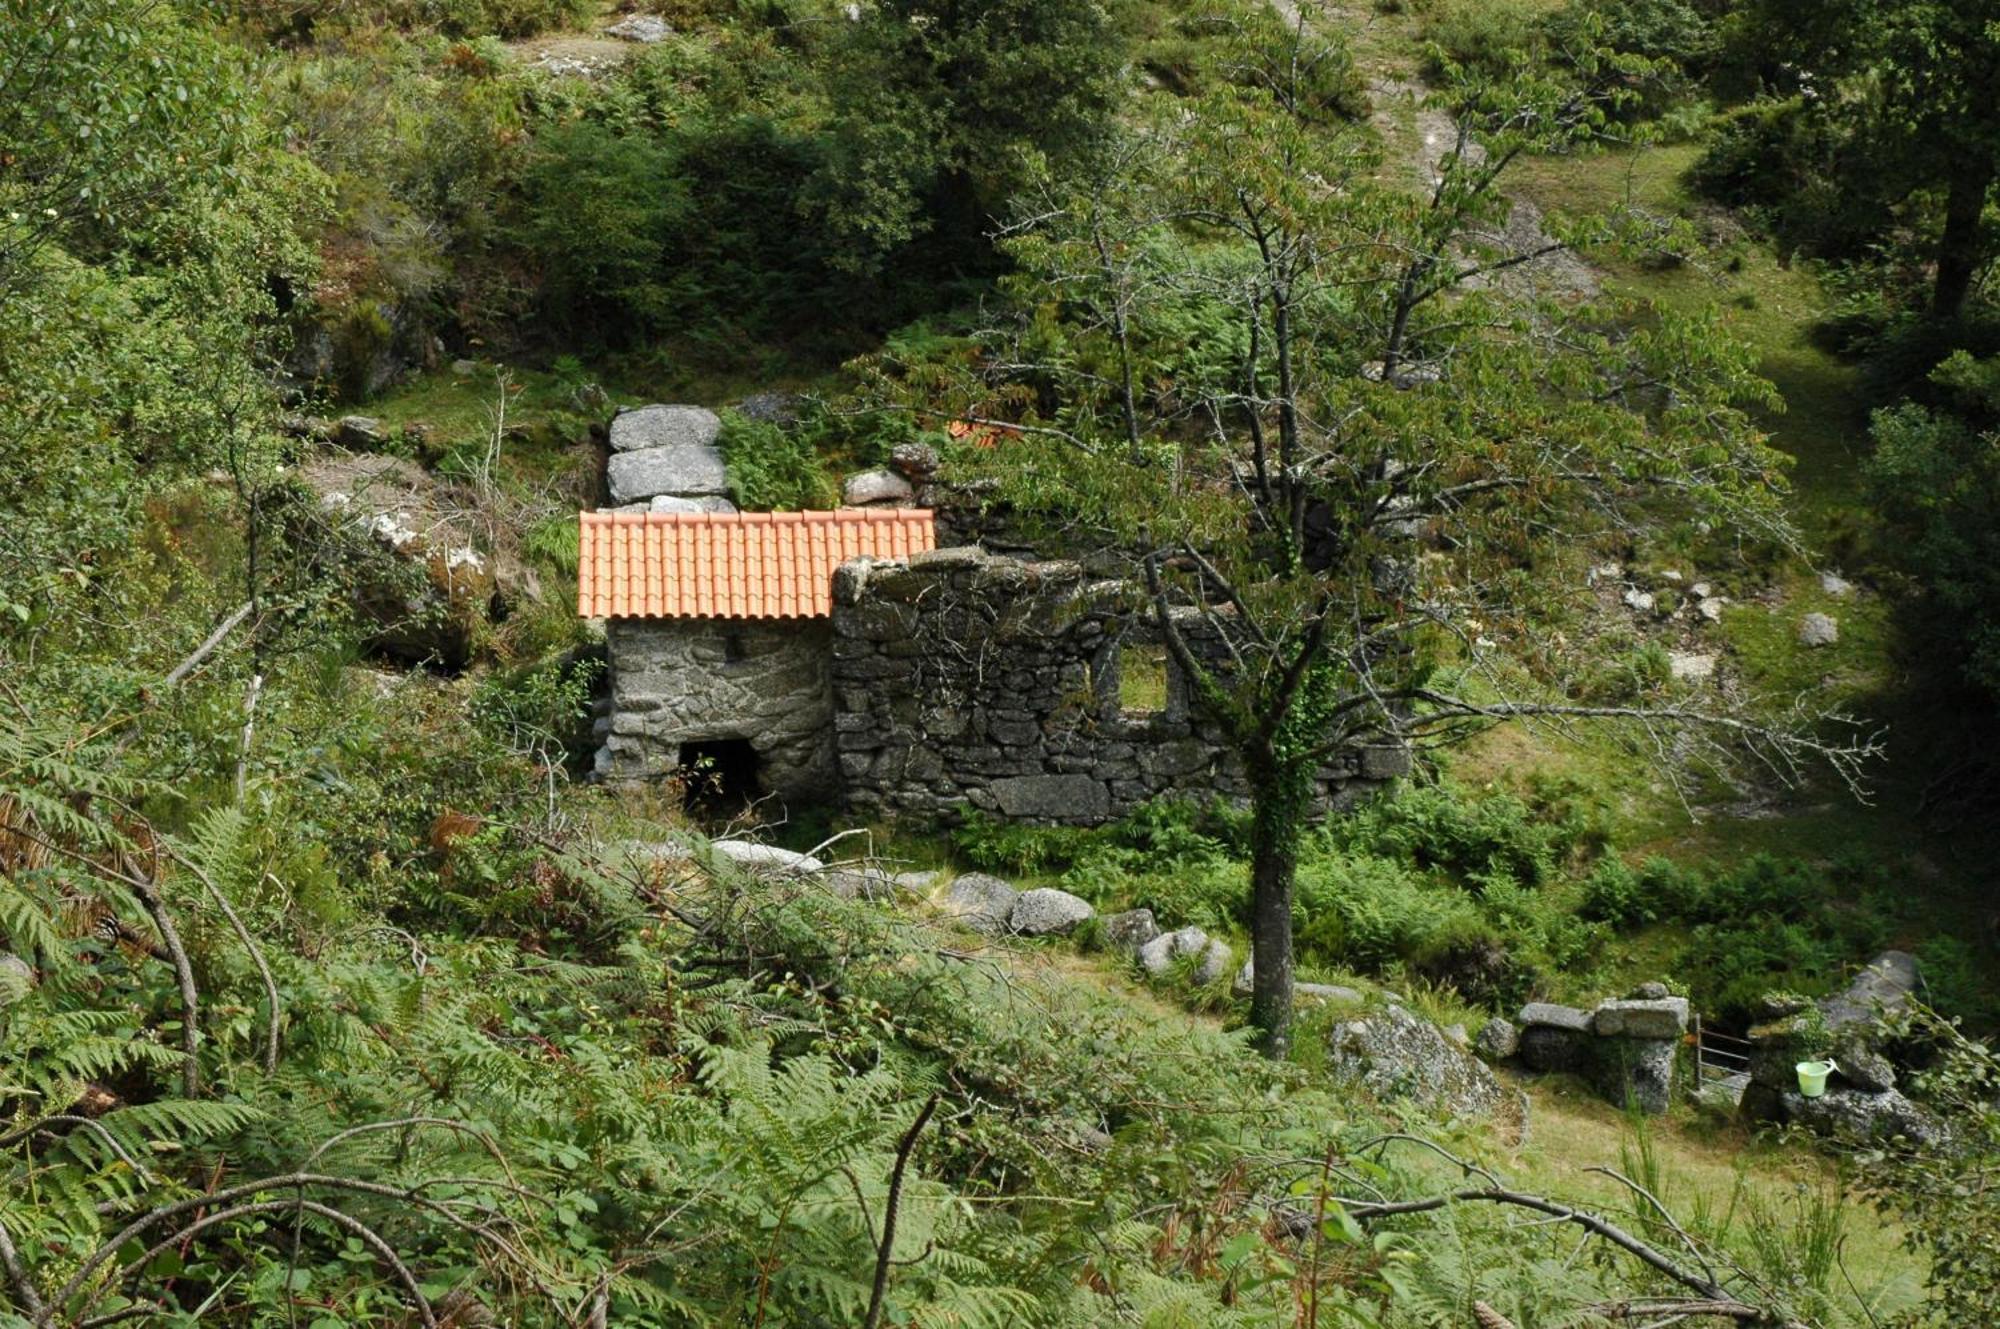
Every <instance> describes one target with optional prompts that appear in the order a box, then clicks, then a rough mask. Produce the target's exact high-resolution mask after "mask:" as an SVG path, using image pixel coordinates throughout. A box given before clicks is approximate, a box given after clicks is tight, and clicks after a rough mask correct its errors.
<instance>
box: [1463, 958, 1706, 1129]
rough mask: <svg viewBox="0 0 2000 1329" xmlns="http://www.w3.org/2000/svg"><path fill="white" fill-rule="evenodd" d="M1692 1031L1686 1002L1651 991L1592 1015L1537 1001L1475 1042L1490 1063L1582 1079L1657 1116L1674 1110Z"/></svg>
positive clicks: (1604, 1005) (1656, 986) (1659, 989)
mask: <svg viewBox="0 0 2000 1329" xmlns="http://www.w3.org/2000/svg"><path fill="white" fill-rule="evenodd" d="M1687 1031H1688V1003H1687V998H1685V997H1675V996H1671V995H1669V993H1668V992H1667V988H1666V985H1665V984H1662V983H1645V984H1642V985H1641V986H1640V987H1638V988H1637V989H1636V990H1635V991H1634V992H1633V993H1632V995H1631V996H1629V997H1625V998H1620V999H1618V1000H1614V1001H1604V1002H1599V1003H1598V1004H1597V1006H1596V1007H1594V1008H1593V1009H1591V1010H1587V1011H1586V1010H1582V1009H1580V1008H1578V1007H1575V1006H1558V1005H1555V1004H1553V1003H1551V1002H1545V1001H1531V1002H1529V1003H1528V1004H1527V1005H1525V1006H1523V1007H1522V1008H1521V1011H1520V1014H1519V1016H1518V1017H1517V1018H1516V1019H1514V1020H1506V1019H1493V1020H1489V1021H1488V1022H1487V1023H1486V1025H1485V1026H1484V1027H1483V1028H1481V1029H1480V1031H1479V1036H1478V1038H1477V1040H1475V1042H1476V1046H1477V1047H1478V1049H1479V1052H1480V1055H1482V1056H1484V1057H1486V1058H1487V1059H1488V1060H1490V1061H1501V1062H1507V1061H1511V1062H1516V1063H1518V1064H1519V1065H1521V1066H1523V1067H1525V1068H1526V1069H1528V1070H1531V1071H1540V1072H1551V1071H1564V1072H1568V1073H1570V1074H1573V1075H1581V1076H1583V1077H1584V1078H1585V1079H1588V1080H1590V1081H1592V1082H1593V1083H1595V1084H1596V1085H1597V1087H1598V1090H1599V1092H1601V1093H1603V1094H1604V1095H1605V1096H1606V1097H1608V1098H1610V1099H1611V1100H1612V1101H1613V1102H1617V1103H1625V1102H1628V1101H1629V1102H1631V1103H1633V1104H1635V1105H1636V1106H1637V1107H1638V1108H1639V1110H1640V1111H1642V1112H1648V1113H1655V1114H1657V1113H1661V1112H1665V1111H1666V1110H1667V1109H1668V1108H1669V1107H1670V1106H1671V1105H1672V1104H1673V1100H1674V1088H1675V1083H1676V1079H1677V1076H1678V1069H1679V1064H1680V1053H1681V1047H1682V1044H1683V1043H1684V1042H1685V1041H1686V1037H1687Z"/></svg>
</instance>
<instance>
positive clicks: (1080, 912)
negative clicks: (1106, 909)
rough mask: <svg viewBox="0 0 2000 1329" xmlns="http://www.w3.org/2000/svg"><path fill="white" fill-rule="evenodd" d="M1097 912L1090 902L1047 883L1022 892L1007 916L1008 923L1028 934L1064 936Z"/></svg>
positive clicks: (1014, 928) (1011, 926)
mask: <svg viewBox="0 0 2000 1329" xmlns="http://www.w3.org/2000/svg"><path fill="white" fill-rule="evenodd" d="M1096 914H1097V911H1096V910H1095V909H1092V908H1091V907H1090V903H1089V902H1088V901H1086V900H1083V899H1081V898H1079V897H1077V896H1074V895H1071V894H1070V893H1069V892H1068V891H1059V890H1056V889H1055V888H1054V887H1050V886H1043V887H1039V888H1037V889H1035V890H1032V891H1023V892H1021V894H1020V895H1019V896H1018V897H1017V898H1016V899H1015V901H1014V907H1013V909H1012V910H1011V911H1010V912H1009V913H1008V915H1007V926H1008V927H1010V928H1012V929H1013V930H1014V931H1015V932H1018V933H1020V934H1021V935H1022V936H1024V937H1046V936H1051V935H1063V934H1067V933H1071V932H1074V931H1076V929H1077V927H1078V926H1079V925H1080V924H1081V923H1083V921H1084V920H1085V919H1088V918H1092V917H1095V916H1096Z"/></svg>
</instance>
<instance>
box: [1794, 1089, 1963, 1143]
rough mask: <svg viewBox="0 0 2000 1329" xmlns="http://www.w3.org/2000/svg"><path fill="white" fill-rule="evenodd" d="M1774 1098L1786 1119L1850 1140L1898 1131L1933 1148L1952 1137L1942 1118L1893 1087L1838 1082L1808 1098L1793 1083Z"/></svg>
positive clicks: (1871, 1138) (1863, 1140) (1861, 1140)
mask: <svg viewBox="0 0 2000 1329" xmlns="http://www.w3.org/2000/svg"><path fill="white" fill-rule="evenodd" d="M1778 1101H1779V1104H1780V1108H1781V1111H1782V1113H1783V1116H1784V1119H1785V1120H1786V1121H1789V1122H1792V1123H1793V1124H1795V1125H1799V1126H1803V1127H1805V1128H1806V1129H1807V1130H1810V1131H1812V1132H1814V1133H1815V1134H1818V1135H1827V1136H1831V1137H1833V1138H1834V1139H1837V1140H1845V1141H1848V1142H1849V1143H1855V1144H1863V1143H1867V1142H1869V1141H1879V1140H1886V1139H1890V1138H1892V1137H1895V1136H1899V1135H1900V1136H1902V1137H1903V1138H1904V1139H1906V1140H1908V1141H1909V1142H1910V1143H1911V1144H1913V1145H1916V1146H1918V1147H1919V1148H1936V1147H1938V1146H1940V1145H1943V1144H1946V1143H1948V1142H1949V1140H1950V1132H1949V1130H1948V1129H1947V1127H1946V1126H1945V1124H1944V1123H1943V1122H1942V1121H1940V1120H1939V1119H1938V1118H1937V1117H1935V1116H1933V1115H1932V1114H1931V1113H1930V1112H1929V1111H1927V1110H1926V1109H1924V1108H1922V1107H1920V1106H1918V1105H1917V1104H1915V1103H1912V1102H1911V1101H1910V1100H1909V1099H1907V1098H1905V1097H1904V1096H1903V1095H1902V1094H1900V1093H1898V1092H1896V1091H1895V1090H1893V1089H1891V1090H1889V1091H1888V1092H1886V1093H1879V1094H1877V1093H1868V1092H1866V1091H1865V1090H1860V1089H1846V1088H1840V1087H1837V1086H1836V1087H1830V1088H1828V1089H1827V1091H1826V1092H1825V1093H1823V1094H1821V1095H1820V1096H1819V1097H1818V1098H1807V1097H1806V1096H1805V1095H1804V1094H1801V1093H1799V1092H1798V1090H1797V1088H1796V1087H1794V1088H1792V1089H1790V1090H1786V1091H1783V1092H1781V1093H1780V1094H1779V1095H1778Z"/></svg>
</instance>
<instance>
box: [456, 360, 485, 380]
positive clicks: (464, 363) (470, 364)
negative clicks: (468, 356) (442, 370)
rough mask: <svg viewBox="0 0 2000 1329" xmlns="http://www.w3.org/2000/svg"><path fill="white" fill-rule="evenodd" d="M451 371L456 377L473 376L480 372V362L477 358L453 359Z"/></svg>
mask: <svg viewBox="0 0 2000 1329" xmlns="http://www.w3.org/2000/svg"><path fill="white" fill-rule="evenodd" d="M451 372H452V375H453V377H455V378H471V377H472V376H473V375H474V374H476V373H478V372H479V362H478V361H477V360H453V361H452V362H451Z"/></svg>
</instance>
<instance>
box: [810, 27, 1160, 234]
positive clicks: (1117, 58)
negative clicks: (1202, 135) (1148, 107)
mask: <svg viewBox="0 0 2000 1329" xmlns="http://www.w3.org/2000/svg"><path fill="white" fill-rule="evenodd" d="M1123 52H1124V41H1123V37H1122V33H1121V31H1120V29H1119V28H1118V26H1117V25H1116V24H1115V23H1114V22H1113V20H1112V15H1111V13H1110V11H1109V10H1108V8H1107V7H1106V5H1104V4H1103V3H1101V2H1100V0H1084V2H1083V3H1076V2H1075V0H877V2H876V3H871V4H867V5H864V6H862V8H861V12H860V15H859V17H858V18H856V19H855V20H854V21H853V22H852V23H851V24H849V25H847V29H846V31H845V32H844V33H843V34H842V36H841V37H840V38H839V40H838V45H837V47H836V49H835V51H834V53H833V56H832V62H831V67H830V69H829V71H828V74H827V86H828V90H829V93H830V96H831V97H832V99H833V119H832V124H831V126H830V127H829V131H828V132H829V142H830V145H831V147H830V153H829V160H828V161H827V163H826V165H825V167H824V168H823V169H822V171H821V174H820V177H819V180H818V182H817V184H816V188H815V190H814V195H815V197H816V199H817V202H818V206H819V207H820V209H821V210H822V211H823V213H824V215H825V217H826V221H827V224H828V225H829V226H831V227H832V228H833V229H834V230H835V231H836V232H837V233H838V234H840V235H842V236H845V237H847V239H848V243H849V246H850V254H849V261H850V262H851V263H853V264H855V265H857V266H861V267H872V266H873V265H875V264H876V263H878V262H880V261H881V259H882V258H883V257H884V256H885V255H887V254H888V253H889V252H891V251H892V250H894V249H896V248H898V247H900V246H902V245H904V244H906V243H907V242H908V241H910V240H911V239H912V238H913V237H915V236H918V235H921V234H924V233H925V232H927V231H930V230H932V229H934V228H935V229H936V230H938V231H939V232H940V233H941V238H942V239H943V240H944V241H945V242H946V244H947V246H948V248H949V254H950V257H951V259H952V260H953V261H957V260H960V259H962V258H963V257H964V256H965V254H966V253H967V251H968V250H971V249H974V248H975V247H976V246H977V245H978V243H979V237H980V236H982V235H983V233H984V232H985V231H986V230H987V229H988V227H989V225H990V218H991V217H992V216H993V215H995V214H997V213H998V212H1000V211H1001V210H1002V209H1003V207H1004V205H1005V201H1006V199H1007V197H1008V195H1009V193H1010V192H1011V191H1012V188H1013V187H1014V185H1015V184H1016V183H1017V182H1018V181H1019V180H1020V179H1021V174H1020V171H1021V160H1022V154H1023V152H1024V150H1028V149H1032V150H1034V151H1037V152H1041V153H1047V154H1052V155H1056V156H1061V155H1063V154H1065V153H1067V152H1069V151H1071V150H1073V149H1075V148H1076V147H1078V146H1079V145H1081V144H1083V143H1084V142H1086V141H1087V140H1088V139H1089V138H1090V136H1091V135H1092V134H1094V133H1095V132H1097V130H1098V129H1099V127H1100V126H1101V125H1102V124H1103V122H1104V120H1105V118H1106V117H1107V116H1108V115H1109V113H1110V111H1111V109H1112V105H1113V98H1114V96H1115V94H1116V91H1117V88H1118V84H1119V74H1120V71H1121V68H1122V65H1123Z"/></svg>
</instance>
